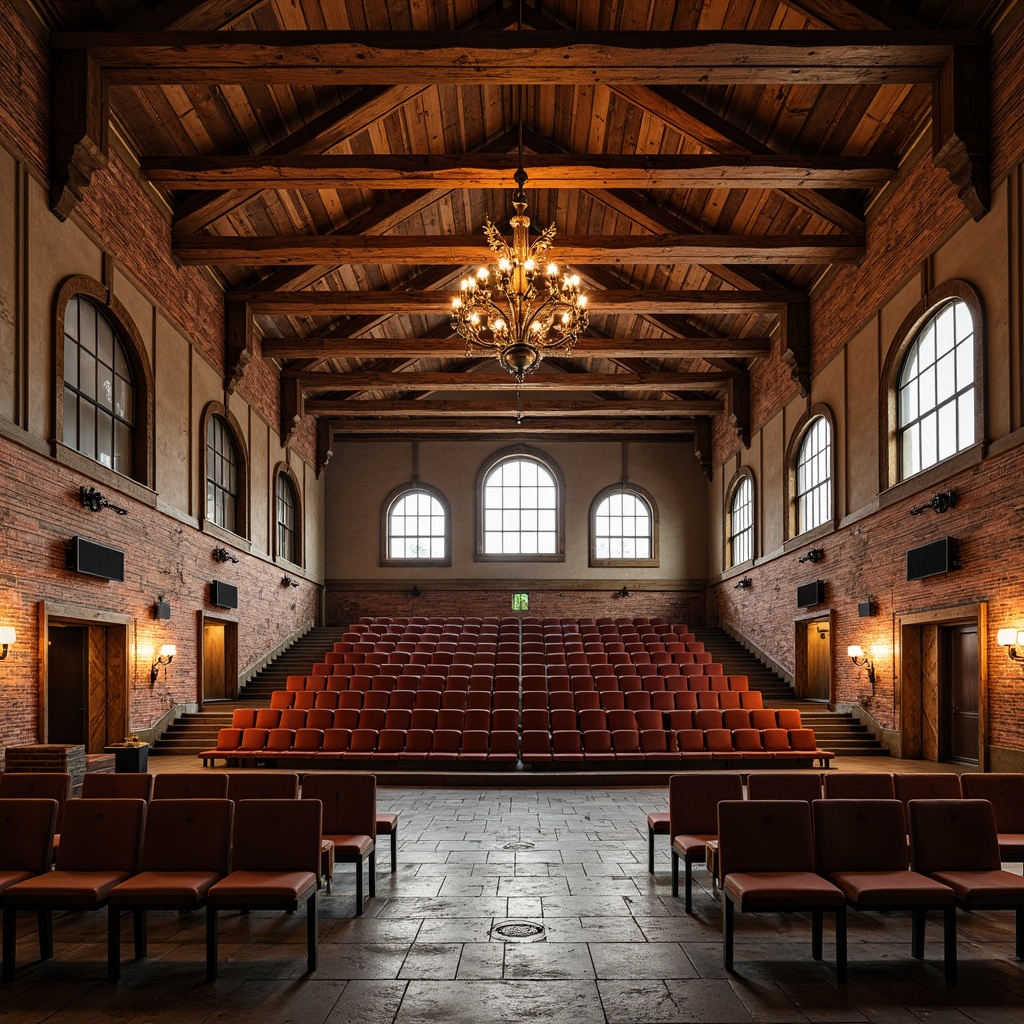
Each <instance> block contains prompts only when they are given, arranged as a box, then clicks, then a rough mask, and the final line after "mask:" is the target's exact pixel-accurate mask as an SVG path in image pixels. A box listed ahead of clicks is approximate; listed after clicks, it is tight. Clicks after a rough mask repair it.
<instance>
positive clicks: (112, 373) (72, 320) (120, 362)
mask: <svg viewBox="0 0 1024 1024" xmlns="http://www.w3.org/2000/svg"><path fill="white" fill-rule="evenodd" d="M62 440H63V442H64V444H66V445H67V446H68V447H69V448H74V449H75V450H76V451H79V452H81V453H82V455H85V456H86V457H87V458H90V459H92V460H94V461H95V462H98V463H99V464H100V465H101V466H106V467H107V468H108V469H112V470H114V471H115V472H117V473H120V474H121V475H122V476H128V477H133V476H134V475H135V447H136V444H135V374H134V372H133V370H132V367H131V363H130V361H129V358H128V355H127V353H126V350H125V345H124V342H123V341H122V340H121V337H120V336H119V334H118V331H117V329H116V327H115V326H114V323H113V321H112V320H111V319H110V318H109V317H108V316H107V315H106V314H105V313H104V311H103V310H102V309H101V308H100V307H99V306H98V305H97V304H96V303H95V302H92V301H91V300H90V299H88V298H86V297H85V296H84V295H73V296H72V297H71V298H70V299H69V300H68V302H67V305H66V306H65V307H64V408H63V438H62Z"/></svg>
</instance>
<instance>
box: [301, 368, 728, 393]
mask: <svg viewBox="0 0 1024 1024" xmlns="http://www.w3.org/2000/svg"><path fill="white" fill-rule="evenodd" d="M281 377H282V379H285V378H290V379H296V380H298V381H299V382H300V383H301V384H302V386H303V387H304V388H305V389H306V390H307V391H396V390H397V391H411V390H415V391H510V390H511V391H514V390H515V389H516V388H517V387H518V386H519V384H518V382H517V381H516V379H515V377H513V376H512V375H511V374H493V373H471V374H467V373H419V372H413V371H407V370H406V371H402V372H401V373H361V372H356V373H308V372H307V373H298V374H291V373H289V371H287V370H286V371H284V372H283V373H282V375H281ZM729 380H730V377H729V376H728V375H727V374H724V373H579V374H572V373H547V374H546V373H536V374H533V375H532V376H531V377H530V382H529V389H530V390H531V391H597V390H610V391H670V390H671V391H717V390H721V389H723V388H725V387H727V386H728V384H729Z"/></svg>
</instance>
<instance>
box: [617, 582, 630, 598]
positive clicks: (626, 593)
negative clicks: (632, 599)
mask: <svg viewBox="0 0 1024 1024" xmlns="http://www.w3.org/2000/svg"><path fill="white" fill-rule="evenodd" d="M618 594H619V597H629V587H627V586H625V584H623V587H622V589H621V590H620V591H619V592H618Z"/></svg>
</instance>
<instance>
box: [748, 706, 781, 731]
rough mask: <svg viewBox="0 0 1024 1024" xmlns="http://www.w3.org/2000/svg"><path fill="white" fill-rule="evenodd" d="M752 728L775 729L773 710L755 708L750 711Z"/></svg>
mask: <svg viewBox="0 0 1024 1024" xmlns="http://www.w3.org/2000/svg"><path fill="white" fill-rule="evenodd" d="M750 727H751V728H752V729H777V728H778V725H777V724H776V721H775V712H774V711H773V710H772V709H771V708H755V709H754V710H752V711H751V712H750Z"/></svg>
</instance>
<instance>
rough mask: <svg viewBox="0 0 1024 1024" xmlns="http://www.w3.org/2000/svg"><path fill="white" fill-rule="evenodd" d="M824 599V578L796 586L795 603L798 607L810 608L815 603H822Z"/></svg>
mask: <svg viewBox="0 0 1024 1024" xmlns="http://www.w3.org/2000/svg"><path fill="white" fill-rule="evenodd" d="M824 600H825V581H824V580H815V581H814V582H813V583H805V584H804V585H803V586H802V587H797V588H796V603H797V607H798V608H812V607H813V606H814V605H816V604H822V603H823V602H824Z"/></svg>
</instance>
